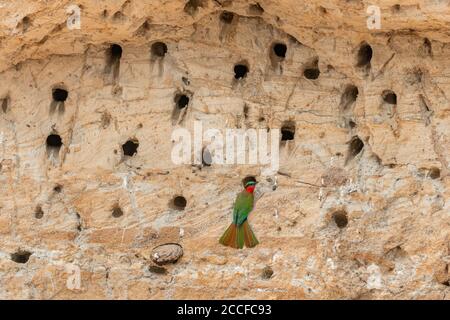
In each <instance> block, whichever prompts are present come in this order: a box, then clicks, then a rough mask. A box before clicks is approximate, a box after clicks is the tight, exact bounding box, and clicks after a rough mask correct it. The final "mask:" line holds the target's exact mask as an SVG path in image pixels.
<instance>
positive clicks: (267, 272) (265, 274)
mask: <svg viewBox="0 0 450 320" xmlns="http://www.w3.org/2000/svg"><path fill="white" fill-rule="evenodd" d="M272 276H273V269H272V267H270V266H267V267H264V269H263V270H262V273H261V278H263V279H265V280H268V279H270V278H272Z"/></svg>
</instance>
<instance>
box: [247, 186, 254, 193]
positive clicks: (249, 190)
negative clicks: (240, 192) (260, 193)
mask: <svg viewBox="0 0 450 320" xmlns="http://www.w3.org/2000/svg"><path fill="white" fill-rule="evenodd" d="M245 190H247V192H250V193H253V191H255V186H248V187H247V188H245Z"/></svg>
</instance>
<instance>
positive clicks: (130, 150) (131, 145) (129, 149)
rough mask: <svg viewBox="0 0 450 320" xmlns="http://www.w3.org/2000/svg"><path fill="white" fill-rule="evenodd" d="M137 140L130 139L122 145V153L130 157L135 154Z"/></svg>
mask: <svg viewBox="0 0 450 320" xmlns="http://www.w3.org/2000/svg"><path fill="white" fill-rule="evenodd" d="M138 147H139V142H138V141H137V140H136V139H130V140H128V141H127V142H125V143H124V144H123V145H122V150H123V154H124V155H125V156H129V157H132V156H134V155H135V154H137V149H138Z"/></svg>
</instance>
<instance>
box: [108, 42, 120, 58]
mask: <svg viewBox="0 0 450 320" xmlns="http://www.w3.org/2000/svg"><path fill="white" fill-rule="evenodd" d="M109 57H110V59H111V61H118V60H120V58H122V47H121V46H120V45H118V44H115V43H114V44H112V45H111V46H110V47H109Z"/></svg>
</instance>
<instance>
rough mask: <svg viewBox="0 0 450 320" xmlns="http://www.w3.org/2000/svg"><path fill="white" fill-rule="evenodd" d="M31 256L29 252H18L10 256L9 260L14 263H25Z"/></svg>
mask: <svg viewBox="0 0 450 320" xmlns="http://www.w3.org/2000/svg"><path fill="white" fill-rule="evenodd" d="M31 255H32V253H31V252H29V251H25V250H19V251H17V252H14V253H12V254H11V260H12V261H14V262H15V263H27V262H28V260H29V259H30V256H31Z"/></svg>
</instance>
